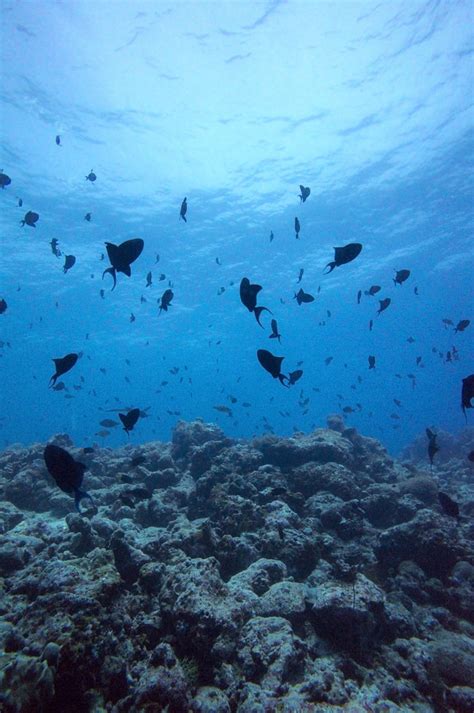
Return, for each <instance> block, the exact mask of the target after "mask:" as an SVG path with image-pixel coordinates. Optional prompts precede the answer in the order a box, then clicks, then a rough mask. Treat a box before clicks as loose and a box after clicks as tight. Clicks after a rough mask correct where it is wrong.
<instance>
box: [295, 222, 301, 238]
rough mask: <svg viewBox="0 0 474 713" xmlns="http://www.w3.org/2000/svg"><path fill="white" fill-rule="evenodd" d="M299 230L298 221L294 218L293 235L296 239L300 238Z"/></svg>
mask: <svg viewBox="0 0 474 713" xmlns="http://www.w3.org/2000/svg"><path fill="white" fill-rule="evenodd" d="M300 230H301V226H300V221H299V220H298V218H295V233H296V238H297V239H298V238H299V237H300Z"/></svg>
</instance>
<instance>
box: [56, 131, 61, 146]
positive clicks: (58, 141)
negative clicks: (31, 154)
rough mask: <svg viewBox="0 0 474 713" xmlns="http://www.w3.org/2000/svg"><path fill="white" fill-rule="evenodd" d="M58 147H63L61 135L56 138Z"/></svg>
mask: <svg viewBox="0 0 474 713" xmlns="http://www.w3.org/2000/svg"><path fill="white" fill-rule="evenodd" d="M56 146H61V137H60V136H59V134H58V135H57V136H56Z"/></svg>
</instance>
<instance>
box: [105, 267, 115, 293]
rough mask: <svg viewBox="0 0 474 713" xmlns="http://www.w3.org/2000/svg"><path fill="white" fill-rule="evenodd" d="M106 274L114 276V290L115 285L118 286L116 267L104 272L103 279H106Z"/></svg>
mask: <svg viewBox="0 0 474 713" xmlns="http://www.w3.org/2000/svg"><path fill="white" fill-rule="evenodd" d="M106 274H108V275H112V279H113V281H114V286H113V287H112V290H114V289H115V285H116V284H117V273H116V272H115V267H108V268H107V269H106V270H104V272H103V273H102V279H104V275H106ZM112 290H111V291H112Z"/></svg>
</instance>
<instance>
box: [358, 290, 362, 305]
mask: <svg viewBox="0 0 474 713" xmlns="http://www.w3.org/2000/svg"><path fill="white" fill-rule="evenodd" d="M361 297H362V290H359V291H358V293H357V304H358V305H360V298H361Z"/></svg>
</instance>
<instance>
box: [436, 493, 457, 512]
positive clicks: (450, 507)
mask: <svg viewBox="0 0 474 713" xmlns="http://www.w3.org/2000/svg"><path fill="white" fill-rule="evenodd" d="M438 500H439V503H440V505H441V507H442V508H443V510H444V512H445V513H446V515H449V516H450V517H455V518H459V505H458V504H457V503H456V502H455V501H454V500H452V499H451V498H450V497H449V495H448V494H447V493H443V492H442V491H441V490H440V491H439V493H438Z"/></svg>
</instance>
